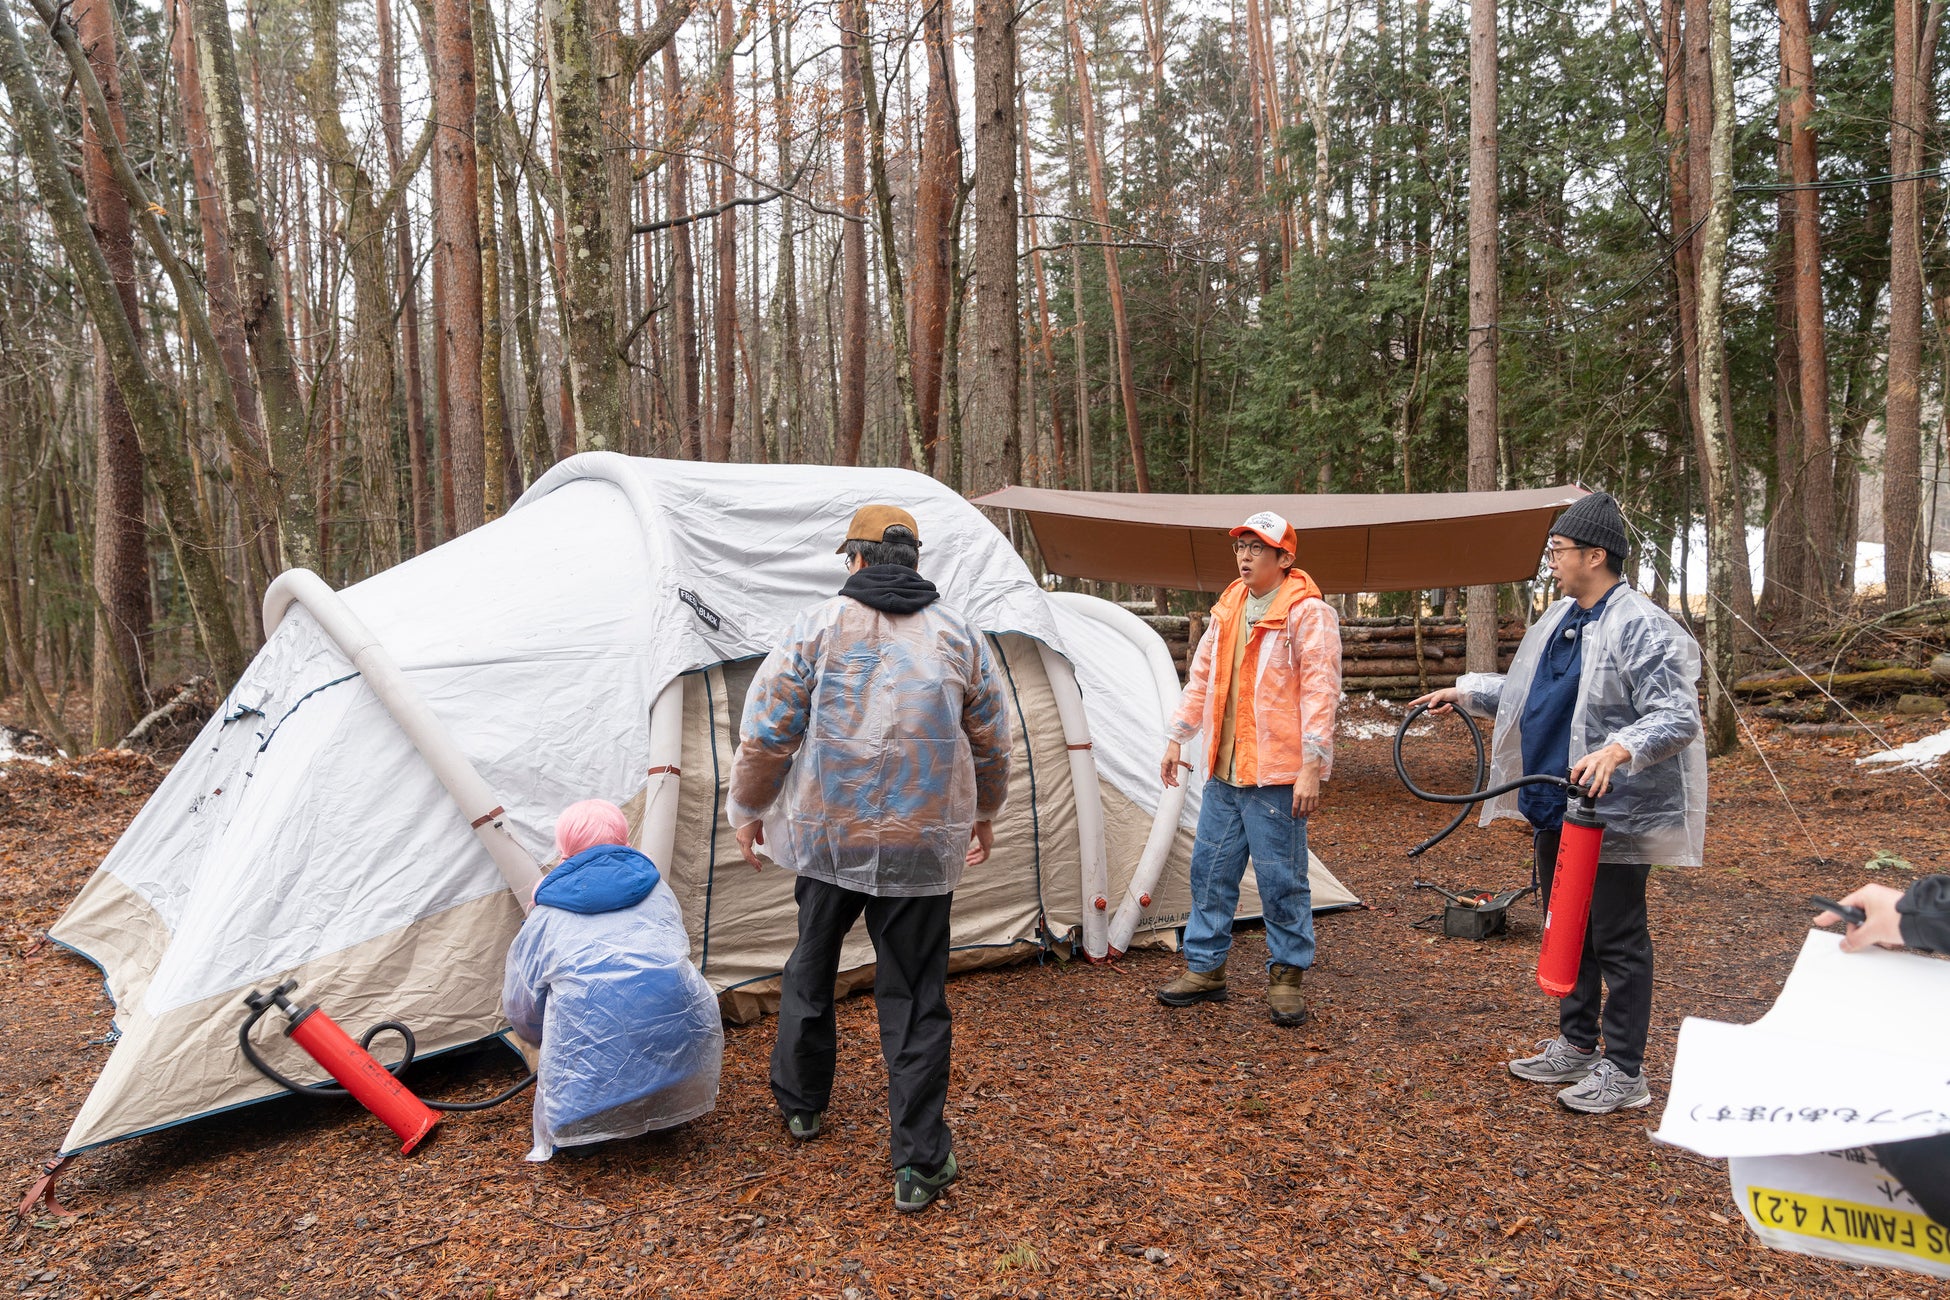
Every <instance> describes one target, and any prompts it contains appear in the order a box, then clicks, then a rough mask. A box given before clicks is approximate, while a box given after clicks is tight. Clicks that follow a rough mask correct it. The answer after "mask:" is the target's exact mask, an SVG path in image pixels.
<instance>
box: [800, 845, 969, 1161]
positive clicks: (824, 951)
mask: <svg viewBox="0 0 1950 1300" xmlns="http://www.w3.org/2000/svg"><path fill="white" fill-rule="evenodd" d="M793 897H794V898H796V899H797V900H798V902H799V942H798V944H797V945H796V946H795V947H794V948H793V950H792V956H791V957H789V958H788V959H787V960H786V963H785V972H784V974H783V976H782V978H781V981H780V982H781V985H782V987H781V989H780V991H779V1041H778V1043H777V1044H776V1045H775V1046H774V1047H773V1048H772V1096H773V1098H774V1099H776V1100H777V1101H778V1103H779V1109H780V1110H783V1111H795V1110H812V1111H817V1110H825V1109H826V1104H827V1102H828V1101H829V1100H830V1099H831V1097H832V1094H833V1067H834V1062H835V1060H836V1058H837V1057H838V1054H839V1035H838V1030H837V1028H836V1027H835V1023H834V1017H833V981H834V979H835V978H836V977H837V976H838V974H839V969H840V944H841V943H842V942H844V941H845V939H846V935H847V931H849V930H851V929H852V928H853V923H854V922H855V921H857V920H858V919H859V918H860V914H861V913H862V912H865V913H866V916H867V934H868V936H869V937H870V938H871V939H872V940H873V951H874V958H875V961H876V963H877V964H876V966H875V968H874V980H873V1001H874V1009H875V1011H876V1012H877V1013H878V1014H879V1017H880V1055H881V1058H882V1059H883V1060H885V1061H886V1063H887V1119H888V1122H889V1126H890V1127H891V1129H892V1140H891V1143H890V1145H891V1147H892V1155H893V1164H894V1168H896V1169H899V1168H901V1167H902V1166H903V1165H917V1166H919V1167H920V1168H921V1169H923V1170H927V1171H932V1170H933V1169H935V1168H936V1167H937V1166H939V1165H940V1164H941V1163H942V1162H943V1161H945V1160H946V1159H947V1158H948V1153H949V1150H950V1141H949V1136H948V1125H947V1122H946V1121H945V1120H944V1119H942V1117H941V1108H942V1106H943V1104H944V1103H945V1102H946V1101H947V1099H948V1053H949V1049H950V1047H951V1046H952V1045H953V1037H954V1032H953V1026H952V1024H951V1022H950V1020H949V1016H948V988H947V985H948V913H949V911H950V910H951V908H952V907H953V904H954V895H953V894H937V895H934V896H932V897H929V898H877V897H875V896H873V895H871V894H857V893H855V892H853V891H852V890H850V889H842V888H840V887H839V886H838V885H831V884H827V883H826V882H825V881H823V880H808V879H806V878H805V877H804V876H801V877H799V882H798V884H797V885H795V886H794V887H793Z"/></svg>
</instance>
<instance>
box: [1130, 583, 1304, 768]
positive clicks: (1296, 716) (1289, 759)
mask: <svg viewBox="0 0 1950 1300" xmlns="http://www.w3.org/2000/svg"><path fill="white" fill-rule="evenodd" d="M1245 609H1246V584H1245V583H1244V582H1235V583H1233V584H1232V585H1231V586H1230V587H1227V588H1226V589H1225V591H1224V592H1223V593H1222V594H1221V595H1220V596H1219V600H1218V603H1217V604H1215V605H1214V606H1213V607H1212V621H1211V623H1210V625H1209V626H1207V628H1206V629H1205V635H1204V636H1203V637H1201V638H1199V643H1198V651H1197V653H1196V654H1195V655H1194V656H1193V659H1192V668H1191V672H1190V674H1189V675H1188V678H1187V680H1186V683H1185V693H1184V695H1183V696H1182V697H1181V698H1180V699H1179V702H1178V712H1177V713H1176V714H1175V715H1174V716H1173V718H1172V720H1171V725H1170V726H1169V727H1168V728H1167V729H1166V735H1167V737H1168V738H1169V739H1171V740H1173V741H1175V742H1177V743H1178V744H1180V745H1182V744H1184V743H1185V742H1186V741H1188V740H1190V739H1191V738H1192V737H1193V736H1195V735H1197V734H1198V733H1199V732H1200V731H1204V732H1205V736H1206V752H1205V772H1206V775H1207V776H1211V775H1213V772H1214V769H1215V768H1216V767H1217V765H1218V761H1219V732H1220V731H1221V729H1222V727H1223V724H1224V722H1225V706H1226V695H1227V692H1228V691H1229V690H1230V689H1231V685H1232V657H1233V656H1232V652H1233V645H1234V638H1236V637H1237V636H1239V635H1241V628H1240V624H1241V623H1243V622H1244V621H1245ZM1244 635H1246V636H1249V637H1251V638H1252V639H1251V640H1250V641H1248V642H1247V644H1246V657H1245V660H1244V662H1243V663H1242V664H1241V665H1240V682H1239V715H1238V720H1237V723H1236V725H1235V727H1234V731H1233V764H1234V769H1235V772H1236V775H1237V777H1238V783H1239V784H1240V785H1291V784H1293V782H1294V781H1295V780H1297V779H1298V777H1299V775H1300V768H1301V765H1302V764H1304V763H1305V762H1307V761H1308V760H1316V761H1318V762H1319V764H1320V777H1321V780H1323V781H1324V780H1326V779H1327V778H1328V777H1329V776H1330V775H1332V773H1333V770H1334V711H1335V709H1337V708H1338V707H1339V705H1340V700H1341V624H1340V619H1339V618H1338V617H1337V616H1336V615H1335V613H1334V608H1333V606H1331V605H1329V604H1328V603H1327V602H1326V601H1324V600H1322V599H1321V596H1320V588H1319V587H1318V586H1317V585H1315V583H1314V580H1313V579H1312V578H1311V577H1309V576H1308V575H1307V574H1306V573H1305V572H1303V571H1302V570H1300V569H1290V570H1288V571H1287V576H1286V580H1285V581H1284V582H1283V583H1282V584H1281V585H1280V590H1279V591H1278V593H1277V594H1275V595H1274V597H1273V604H1272V605H1271V607H1269V608H1268V609H1267V611H1266V614H1265V616H1264V617H1262V618H1261V619H1260V620H1259V622H1257V623H1255V624H1253V625H1252V627H1250V628H1248V629H1245V630H1244Z"/></svg>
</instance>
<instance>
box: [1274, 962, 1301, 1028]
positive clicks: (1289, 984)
mask: <svg viewBox="0 0 1950 1300" xmlns="http://www.w3.org/2000/svg"><path fill="white" fill-rule="evenodd" d="M1306 973H1307V972H1305V971H1303V970H1301V969H1300V968H1299V967H1298V966H1275V967H1273V968H1272V970H1270V971H1268V972H1267V983H1266V1005H1267V1006H1269V1007H1271V1008H1272V1010H1273V1023H1274V1024H1276V1025H1281V1026H1283V1027H1285V1028H1287V1029H1292V1028H1295V1027H1297V1026H1299V1025H1304V1024H1306V1023H1307V999H1306V997H1305V996H1304V995H1303V994H1302V993H1301V992H1300V981H1301V978H1302V977H1303V976H1305V975H1306Z"/></svg>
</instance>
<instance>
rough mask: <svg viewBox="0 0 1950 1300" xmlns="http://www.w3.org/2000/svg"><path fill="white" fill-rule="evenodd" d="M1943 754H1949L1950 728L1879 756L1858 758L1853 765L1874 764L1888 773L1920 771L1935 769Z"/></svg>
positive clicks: (1872, 755)
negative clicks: (1913, 769) (1908, 770)
mask: <svg viewBox="0 0 1950 1300" xmlns="http://www.w3.org/2000/svg"><path fill="white" fill-rule="evenodd" d="M1945 754H1950V728H1946V729H1944V730H1942V731H1939V732H1937V733H1936V734H1935V735H1934V736H1924V737H1922V738H1921V739H1919V740H1912V741H1910V742H1909V743H1908V744H1907V745H1899V746H1897V747H1896V748H1895V749H1885V750H1883V751H1882V752H1881V753H1879V754H1871V755H1869V756H1868V757H1867V758H1858V759H1856V760H1855V765H1856V766H1857V767H1861V766H1863V765H1864V764H1868V763H1875V764H1878V765H1886V770H1889V771H1904V770H1907V769H1910V768H1917V769H1922V768H1929V767H1935V766H1936V764H1937V760H1938V759H1940V758H1942V757H1943V756H1944V755H1945Z"/></svg>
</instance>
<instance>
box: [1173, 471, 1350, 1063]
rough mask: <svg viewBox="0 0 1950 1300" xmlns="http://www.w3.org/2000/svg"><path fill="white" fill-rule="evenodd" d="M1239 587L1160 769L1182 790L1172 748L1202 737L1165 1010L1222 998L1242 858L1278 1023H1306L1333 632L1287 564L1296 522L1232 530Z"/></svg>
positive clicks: (1258, 520)
mask: <svg viewBox="0 0 1950 1300" xmlns="http://www.w3.org/2000/svg"><path fill="white" fill-rule="evenodd" d="M1232 539H1233V540H1232V550H1233V554H1234V555H1235V556H1236V557H1237V558H1238V561H1239V581H1237V582H1235V583H1233V584H1232V585H1231V586H1230V587H1227V588H1226V590H1225V592H1224V594H1222V595H1221V596H1220V597H1219V600H1218V603H1217V604H1216V605H1214V606H1213V607H1212V621H1211V624H1210V625H1209V626H1208V627H1207V628H1206V631H1205V635H1204V636H1203V637H1201V638H1200V639H1199V643H1198V652H1197V654H1196V655H1195V656H1194V657H1193V659H1192V669H1191V673H1190V675H1189V680H1187V682H1186V683H1185V694H1184V696H1183V698H1182V699H1181V700H1180V701H1179V705H1178V712H1177V714H1176V716H1174V717H1173V718H1172V720H1171V725H1170V727H1169V728H1167V737H1168V739H1169V741H1170V743H1169V744H1168V745H1166V747H1165V757H1164V762H1163V764H1162V765H1161V772H1160V774H1161V775H1162V776H1163V778H1164V782H1165V784H1166V785H1177V784H1178V773H1179V769H1180V768H1189V767H1191V764H1190V763H1187V762H1185V761H1183V759H1182V758H1181V757H1180V752H1181V746H1183V745H1184V743H1185V742H1186V741H1188V740H1190V739H1191V738H1192V737H1193V736H1194V735H1196V734H1198V733H1199V732H1200V731H1201V730H1202V731H1204V732H1205V736H1206V764H1205V772H1206V778H1207V779H1206V782H1205V794H1204V800H1203V804H1202V806H1201V807H1200V809H1199V816H1198V840H1197V842H1196V843H1195V844H1194V845H1193V847H1192V914H1191V916H1190V917H1189V918H1188V919H1187V920H1186V923H1185V965H1186V970H1185V973H1184V974H1183V975H1180V976H1179V977H1178V978H1177V979H1175V980H1173V981H1171V983H1169V984H1167V985H1165V986H1164V987H1163V988H1161V989H1159V990H1158V1000H1159V1001H1160V1002H1163V1003H1164V1004H1165V1005H1166V1006H1171V1007H1184V1006H1190V1005H1191V1004H1193V1003H1194V1002H1222V1001H1224V1000H1225V997H1226V954H1227V953H1228V952H1229V951H1230V950H1231V948H1232V917H1233V913H1234V912H1236V911H1237V910H1238V908H1239V882H1240V880H1241V879H1242V878H1243V877H1244V875H1245V872H1246V858H1247V856H1248V855H1249V854H1250V855H1251V857H1252V862H1253V874H1254V876H1255V878H1256V879H1257V881H1258V883H1259V897H1260V902H1261V904H1262V908H1263V915H1264V917H1265V920H1266V947H1267V949H1268V951H1269V953H1270V960H1269V961H1268V963H1267V970H1268V988H1267V993H1266V1000H1267V1004H1268V1006H1269V1007H1270V1008H1271V1010H1272V1013H1273V1023H1274V1024H1276V1025H1285V1026H1294V1025H1301V1024H1305V1023H1306V1020H1307V1000H1306V997H1305V996H1304V995H1303V993H1302V991H1301V981H1302V977H1303V974H1304V972H1305V971H1306V969H1307V967H1309V966H1311V965H1313V960H1314V913H1313V890H1312V889H1311V887H1310V886H1309V883H1308V880H1307V816H1308V814H1310V813H1312V812H1313V810H1314V809H1315V808H1316V807H1318V806H1319V804H1320V783H1321V782H1322V781H1325V780H1326V779H1327V778H1328V777H1329V776H1330V775H1331V774H1332V772H1333V767H1334V711H1335V709H1336V708H1337V707H1338V706H1339V704H1340V699H1341V627H1340V620H1339V618H1337V617H1336V616H1335V614H1334V610H1333V607H1332V606H1330V605H1328V603H1327V602H1326V601H1325V600H1322V599H1321V595H1320V588H1319V587H1318V586H1316V585H1314V580H1313V579H1312V578H1310V577H1308V576H1307V574H1306V573H1304V572H1303V571H1301V570H1300V569H1297V568H1295V567H1293V563H1294V553H1295V549H1296V539H1295V537H1294V532H1293V526H1292V525H1291V524H1289V523H1288V522H1287V521H1286V520H1285V519H1282V518H1281V517H1280V516H1279V515H1276V514H1274V513H1273V512H1271V511H1270V510H1263V511H1261V512H1259V513H1258V514H1256V515H1254V516H1253V517H1252V518H1250V519H1248V520H1247V521H1246V522H1245V523H1243V524H1241V525H1239V527H1237V528H1235V529H1233V530H1232Z"/></svg>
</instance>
